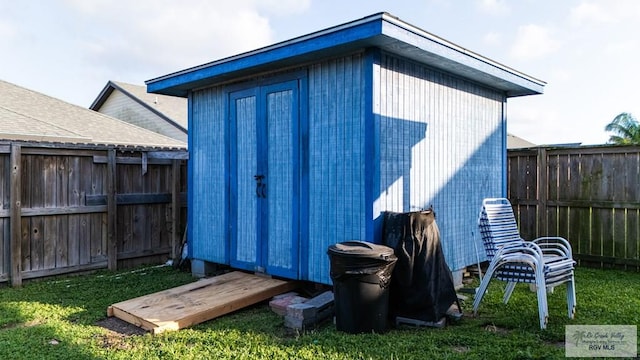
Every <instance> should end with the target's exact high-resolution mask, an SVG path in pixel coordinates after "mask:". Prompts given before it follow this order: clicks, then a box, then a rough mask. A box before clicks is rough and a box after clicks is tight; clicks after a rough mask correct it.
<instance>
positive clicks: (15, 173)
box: [9, 144, 22, 287]
mask: <svg viewBox="0 0 640 360" xmlns="http://www.w3.org/2000/svg"><path fill="white" fill-rule="evenodd" d="M21 184H22V148H21V147H20V145H19V144H11V190H10V195H9V196H10V197H11V200H10V204H11V205H10V207H11V208H10V215H9V216H10V217H11V220H10V221H11V248H10V251H11V255H10V266H11V267H10V270H9V271H10V274H11V286H16V287H19V286H22V248H21V246H22V185H21Z"/></svg>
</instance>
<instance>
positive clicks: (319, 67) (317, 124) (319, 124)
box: [302, 54, 366, 284]
mask: <svg viewBox="0 0 640 360" xmlns="http://www.w3.org/2000/svg"><path fill="white" fill-rule="evenodd" d="M364 96H365V94H364V72H363V56H362V55H359V54H358V55H353V56H350V57H344V58H340V59H336V60H331V61H326V62H322V63H319V64H315V65H313V66H311V67H310V68H309V149H308V156H309V157H308V162H309V204H308V206H309V235H308V241H309V243H308V246H309V249H308V253H309V261H308V264H302V266H308V269H307V270H308V280H311V281H316V282H322V283H327V284H330V283H331V279H330V277H329V268H330V266H329V258H328V256H326V252H327V248H328V247H329V245H331V244H334V243H338V242H342V241H345V240H350V239H362V240H364V239H365V221H366V216H365V196H364V191H365V181H364V142H365V139H364V135H365V131H364V111H365V110H364Z"/></svg>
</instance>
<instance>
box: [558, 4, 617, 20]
mask: <svg viewBox="0 0 640 360" xmlns="http://www.w3.org/2000/svg"><path fill="white" fill-rule="evenodd" d="M569 19H570V21H571V23H572V24H574V25H581V24H584V23H592V22H595V23H610V22H612V21H613V17H612V16H611V15H610V14H608V13H607V11H606V9H604V8H603V7H602V6H600V4H596V3H590V2H583V3H581V4H580V5H578V6H576V7H574V8H572V9H571V12H570V15H569Z"/></svg>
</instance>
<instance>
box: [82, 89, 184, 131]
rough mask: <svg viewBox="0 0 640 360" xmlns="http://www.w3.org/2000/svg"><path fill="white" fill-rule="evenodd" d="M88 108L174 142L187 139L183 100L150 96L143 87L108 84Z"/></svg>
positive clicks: (173, 97)
mask: <svg viewBox="0 0 640 360" xmlns="http://www.w3.org/2000/svg"><path fill="white" fill-rule="evenodd" d="M89 108H90V109H91V110H95V111H98V112H101V113H103V114H107V115H109V116H113V117H115V118H118V119H120V120H122V121H126V122H128V123H132V124H134V125H137V126H140V127H143V128H146V129H148V130H151V131H154V132H157V133H160V134H163V135H166V136H169V137H172V138H174V139H177V140H181V141H185V142H186V140H187V99H185V98H181V97H176V96H167V95H160V94H150V93H147V88H146V87H145V86H142V85H133V84H128V83H124V82H119V81H118V82H116V81H109V82H108V83H107V85H105V87H104V88H103V89H102V91H101V92H100V94H99V95H98V97H97V98H96V99H95V100H94V101H93V103H92V104H91V106H90V107H89Z"/></svg>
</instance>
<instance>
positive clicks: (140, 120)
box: [98, 90, 187, 142]
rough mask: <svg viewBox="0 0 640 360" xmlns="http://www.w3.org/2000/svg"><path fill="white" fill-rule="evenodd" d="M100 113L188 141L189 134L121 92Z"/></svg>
mask: <svg viewBox="0 0 640 360" xmlns="http://www.w3.org/2000/svg"><path fill="white" fill-rule="evenodd" d="M98 111H99V112H100V113H103V114H106V115H109V116H112V117H114V118H116V119H120V120H122V121H125V122H128V123H130V124H134V125H137V126H140V127H142V128H145V129H148V130H151V131H153V132H157V133H158V134H162V135H165V136H168V137H170V138H173V139H176V140H180V141H184V142H186V141H187V134H186V133H185V132H184V131H182V130H181V129H179V128H177V127H176V126H175V125H173V124H171V123H168V122H167V121H166V120H165V119H163V118H161V117H159V116H158V115H156V114H154V113H153V112H152V111H150V110H149V109H148V108H145V107H144V106H142V105H140V104H139V103H137V102H136V101H134V100H133V99H131V98H130V97H129V96H127V95H125V94H124V93H122V92H121V91H120V90H114V91H113V92H112V93H111V95H110V96H109V97H108V98H107V100H106V101H105V102H104V104H102V106H101V107H100V109H99V110H98ZM174 121H175V122H177V123H181V122H183V119H174Z"/></svg>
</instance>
